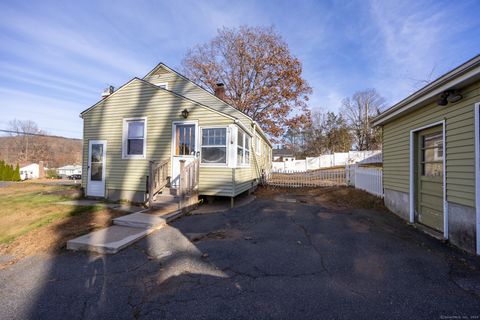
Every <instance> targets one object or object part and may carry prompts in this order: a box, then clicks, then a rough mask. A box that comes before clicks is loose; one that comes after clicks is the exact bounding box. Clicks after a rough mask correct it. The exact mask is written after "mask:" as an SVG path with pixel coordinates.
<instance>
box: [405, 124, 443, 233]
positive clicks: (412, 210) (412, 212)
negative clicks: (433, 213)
mask: <svg viewBox="0 0 480 320" xmlns="http://www.w3.org/2000/svg"><path fill="white" fill-rule="evenodd" d="M439 125H441V126H442V133H443V137H442V139H443V186H442V187H443V237H444V238H445V239H448V203H447V171H446V166H445V162H446V158H447V149H446V148H445V142H446V140H447V139H446V136H445V120H442V121H437V122H434V123H431V124H428V125H426V126H423V127H420V128H416V129H412V130H410V194H409V200H410V212H409V218H410V223H414V222H415V174H414V172H415V170H414V168H415V161H414V159H415V156H414V155H415V148H414V145H415V140H414V138H415V133H416V132H418V131H422V130H424V129H428V128H431V127H435V126H439Z"/></svg>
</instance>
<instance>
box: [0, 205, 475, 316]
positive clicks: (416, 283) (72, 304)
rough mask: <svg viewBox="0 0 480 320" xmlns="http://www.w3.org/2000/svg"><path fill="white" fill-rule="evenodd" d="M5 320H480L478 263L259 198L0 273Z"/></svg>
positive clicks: (383, 229)
mask: <svg viewBox="0 0 480 320" xmlns="http://www.w3.org/2000/svg"><path fill="white" fill-rule="evenodd" d="M0 281H1V282H0V312H1V314H0V317H1V318H2V319H100V318H102V319H103V318H112V319H132V318H133V319H192V318H194V319H318V318H321V319H347V318H360V319H362V318H368V319H385V318H390V319H400V318H415V319H418V318H425V319H439V318H441V317H442V316H443V317H460V316H466V317H479V316H480V260H479V258H477V257H473V256H470V255H467V254H465V253H463V252H461V251H459V250H457V249H455V248H452V247H450V246H448V245H446V244H443V243H441V242H440V241H438V240H436V239H433V238H431V237H429V236H427V235H425V234H423V233H421V232H419V231H418V230H416V229H414V228H413V227H411V226H408V225H407V224H406V223H405V222H403V221H401V220H400V219H399V218H397V217H395V216H394V215H393V214H391V213H388V212H378V211H373V210H360V209H356V210H345V209H342V210H335V209H327V208H324V207H321V206H318V205H308V204H301V203H294V202H288V203H287V202H280V201H274V200H268V199H257V200H255V201H254V202H252V203H250V204H248V205H246V206H243V207H241V208H237V209H233V210H230V211H227V212H224V213H216V214H205V215H193V216H186V217H183V218H181V219H179V220H177V221H175V222H173V223H172V224H171V225H170V226H168V227H165V228H163V229H161V230H159V231H157V232H154V233H153V234H151V235H150V236H148V237H146V238H145V239H143V240H142V241H140V242H138V243H136V244H135V245H133V246H131V247H129V248H127V249H125V250H123V251H121V252H120V253H118V254H116V255H113V256H103V255H98V254H92V253H86V252H63V253H62V254H59V255H56V256H41V255H39V256H32V257H29V258H26V259H23V260H21V261H19V262H18V263H16V264H14V265H12V266H9V267H8V268H6V269H4V270H0Z"/></svg>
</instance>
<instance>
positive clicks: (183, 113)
mask: <svg viewBox="0 0 480 320" xmlns="http://www.w3.org/2000/svg"><path fill="white" fill-rule="evenodd" d="M189 113H190V112H188V110H187V109H183V111H182V117H184V118H185V119H187V118H188V114H189Z"/></svg>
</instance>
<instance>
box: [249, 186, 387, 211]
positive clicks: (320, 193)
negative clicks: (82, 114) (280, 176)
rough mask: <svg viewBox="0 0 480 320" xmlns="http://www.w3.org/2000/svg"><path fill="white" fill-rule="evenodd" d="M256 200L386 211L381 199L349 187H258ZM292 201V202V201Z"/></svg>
mask: <svg viewBox="0 0 480 320" xmlns="http://www.w3.org/2000/svg"><path fill="white" fill-rule="evenodd" d="M255 195H256V196H257V197H258V198H260V199H261V198H264V199H272V198H278V197H282V198H285V199H288V200H290V201H292V202H293V200H295V201H296V202H300V203H306V204H315V205H322V206H323V207H327V208H332V209H346V208H352V209H376V210H382V211H384V210H385V211H386V210H387V208H386V207H385V205H384V203H383V199H381V198H378V197H375V196H373V195H371V194H369V193H367V192H365V191H362V190H358V189H355V188H349V187H318V188H278V187H260V188H258V189H257V191H256V192H255ZM292 199H293V200H292Z"/></svg>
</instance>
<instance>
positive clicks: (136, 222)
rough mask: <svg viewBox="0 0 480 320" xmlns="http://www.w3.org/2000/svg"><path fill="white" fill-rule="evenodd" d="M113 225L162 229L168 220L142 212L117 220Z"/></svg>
mask: <svg viewBox="0 0 480 320" xmlns="http://www.w3.org/2000/svg"><path fill="white" fill-rule="evenodd" d="M113 224H114V225H117V226H124V227H131V228H144V229H149V228H160V227H163V226H164V225H166V224H167V219H166V218H164V217H163V216H157V215H153V214H148V213H144V212H142V211H141V212H135V213H132V214H128V215H126V216H121V217H118V218H115V219H113Z"/></svg>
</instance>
